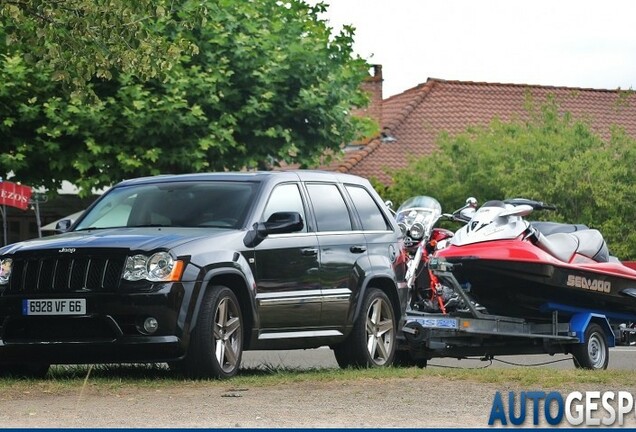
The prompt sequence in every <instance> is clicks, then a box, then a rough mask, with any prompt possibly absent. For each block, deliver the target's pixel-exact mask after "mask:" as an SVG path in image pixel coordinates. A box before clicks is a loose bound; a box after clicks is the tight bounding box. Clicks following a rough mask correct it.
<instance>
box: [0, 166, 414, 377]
mask: <svg viewBox="0 0 636 432" xmlns="http://www.w3.org/2000/svg"><path fill="white" fill-rule="evenodd" d="M401 246H402V245H401V239H400V229H399V228H398V226H397V225H396V223H395V221H394V220H393V218H392V217H391V215H390V214H389V213H388V212H387V209H386V207H385V206H384V204H383V203H382V201H381V199H380V197H379V196H378V195H377V193H376V192H375V191H374V190H373V188H372V187H371V185H370V184H369V182H368V181H366V180H364V179H361V178H359V177H355V176H351V175H344V174H336V173H330V172H319V171H289V172H258V173H210V174H188V175H169V176H156V177H148V178H141V179H135V180H129V181H124V182H122V183H119V184H118V185H116V186H114V187H113V188H112V189H110V190H109V191H108V192H107V193H105V194H104V195H103V196H102V197H100V198H99V199H98V200H97V201H96V202H95V203H94V204H93V205H91V206H90V208H88V209H87V210H86V211H85V212H84V214H83V215H82V216H81V217H80V218H79V219H78V220H77V221H76V222H75V223H74V224H73V226H72V227H70V229H69V230H68V231H67V232H65V233H63V234H60V235H56V236H53V237H48V238H43V239H35V240H30V241H25V242H22V243H17V244H14V245H9V246H6V247H4V248H2V249H0V264H1V271H0V338H1V340H0V363H2V364H1V365H0V371H1V372H4V373H7V372H9V373H21V374H28V375H32V376H37V375H43V374H44V373H46V371H47V370H48V368H49V364H51V363H122V362H125V363H132V362H144V363H146V362H148V363H154V362H168V363H169V364H171V365H173V366H175V367H177V368H179V369H181V370H182V371H183V372H184V373H186V374H187V375H188V376H192V377H220V378H223V377H230V376H232V375H234V374H236V372H237V370H238V368H239V366H240V363H241V356H242V353H243V350H258V349H295V348H313V347H319V346H323V345H329V346H331V347H332V348H333V349H334V351H335V355H336V359H337V361H338V363H339V364H340V365H341V366H343V367H345V366H353V365H355V366H363V367H368V366H382V365H389V364H391V363H392V361H393V358H394V356H395V350H396V345H397V343H398V336H399V335H398V327H397V326H398V322H399V319H400V317H401V316H402V314H403V313H404V309H405V305H406V296H407V294H406V290H407V289H406V285H405V283H404V282H403V280H404V271H405V268H404V267H405V264H404V261H403V259H402V254H401V250H402V247H401Z"/></svg>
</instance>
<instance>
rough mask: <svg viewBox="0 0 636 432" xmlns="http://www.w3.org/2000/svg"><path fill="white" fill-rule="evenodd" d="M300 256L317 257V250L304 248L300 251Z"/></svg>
mask: <svg viewBox="0 0 636 432" xmlns="http://www.w3.org/2000/svg"><path fill="white" fill-rule="evenodd" d="M300 254H301V255H302V256H314V255H318V249H316V248H305V249H301V250H300Z"/></svg>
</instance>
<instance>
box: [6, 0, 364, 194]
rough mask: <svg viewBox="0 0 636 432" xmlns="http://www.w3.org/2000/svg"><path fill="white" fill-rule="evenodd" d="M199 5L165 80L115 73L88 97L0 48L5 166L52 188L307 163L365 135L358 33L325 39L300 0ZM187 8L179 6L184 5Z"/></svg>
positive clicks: (223, 0)
mask: <svg viewBox="0 0 636 432" xmlns="http://www.w3.org/2000/svg"><path fill="white" fill-rule="evenodd" d="M196 3H197V4H198V5H200V6H201V7H202V8H203V9H204V10H205V13H204V14H202V15H201V18H200V20H199V21H198V22H197V23H196V25H195V24H192V25H190V26H188V27H187V28H184V27H182V28H180V30H179V31H180V33H179V34H178V35H176V36H173V38H174V37H177V38H178V39H183V40H186V41H187V42H188V43H192V44H194V45H196V46H198V47H199V53H198V54H188V53H182V55H181V57H180V59H179V61H178V62H177V63H175V64H174V66H173V67H172V69H171V70H170V71H168V72H167V73H166V76H165V77H164V78H163V79H161V80H160V79H150V80H147V81H142V80H140V79H139V78H138V77H137V76H135V75H133V74H127V73H121V74H116V75H114V76H113V79H112V80H110V81H106V80H97V79H95V80H93V81H92V82H91V83H89V84H88V86H89V88H90V89H91V91H93V92H94V93H95V94H96V95H97V97H98V99H97V100H95V101H94V102H93V103H86V102H85V101H84V100H83V99H82V98H80V97H76V96H72V95H68V93H67V92H65V91H64V88H63V86H61V85H60V84H59V83H56V82H53V81H52V80H51V76H52V74H53V73H54V71H53V70H52V69H47V68H35V67H33V66H32V65H31V64H30V63H28V62H27V61H26V60H25V59H24V55H23V53H22V52H19V51H16V46H15V45H14V46H12V47H11V50H9V49H8V48H7V47H5V48H7V49H6V50H5V53H4V54H3V55H2V56H0V82H2V83H3V84H2V85H0V139H1V142H2V144H1V145H2V153H1V154H0V171H4V172H9V171H12V172H13V173H14V174H15V175H16V179H17V180H20V181H22V182H24V183H26V184H30V185H34V186H45V187H48V188H50V189H54V188H55V187H56V186H58V185H59V184H60V182H61V181H62V180H68V181H71V182H72V183H74V184H76V185H78V186H80V187H81V189H82V191H83V193H84V194H87V193H89V192H90V190H91V188H99V187H103V186H107V185H110V184H112V183H113V182H116V181H118V180H120V179H124V178H130V177H137V176H143V175H155V174H159V173H180V172H192V171H212V170H226V169H227V170H238V169H243V168H270V167H273V166H277V165H280V164H298V165H299V166H303V167H304V166H310V165H315V164H316V163H318V161H319V160H320V158H321V157H322V156H323V155H324V154H325V152H327V151H331V152H336V151H338V150H339V148H340V146H341V144H342V143H345V142H349V141H351V140H353V139H355V138H357V137H359V136H360V135H363V134H367V133H369V130H370V128H372V127H373V125H372V123H371V122H370V121H369V120H364V119H358V118H354V117H352V116H351V115H350V109H351V107H355V106H362V105H364V104H365V103H366V102H367V97H366V95H365V94H364V93H363V92H362V91H361V90H360V83H361V82H362V80H363V79H364V78H365V77H366V76H368V65H367V64H366V62H365V61H363V60H362V59H360V58H356V57H353V56H352V43H353V29H352V28H350V27H346V28H344V29H343V30H342V32H340V33H339V34H336V35H332V34H331V29H330V28H329V27H328V26H327V24H326V23H325V22H324V21H323V20H321V19H319V17H318V15H319V14H320V13H321V12H322V11H324V8H325V6H324V5H322V4H318V5H316V6H308V5H307V4H306V3H304V2H302V1H289V2H285V3H283V2H279V1H274V0H263V1H258V2H245V1H236V0H207V1H206V0H203V1H200V0H199V1H198V2H196ZM184 7H185V6H184Z"/></svg>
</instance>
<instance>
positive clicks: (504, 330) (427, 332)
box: [400, 259, 636, 369]
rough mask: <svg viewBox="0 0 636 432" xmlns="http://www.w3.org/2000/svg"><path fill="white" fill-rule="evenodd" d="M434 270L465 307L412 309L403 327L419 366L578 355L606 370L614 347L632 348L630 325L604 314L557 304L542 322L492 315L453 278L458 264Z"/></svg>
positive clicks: (582, 364)
mask: <svg viewBox="0 0 636 432" xmlns="http://www.w3.org/2000/svg"><path fill="white" fill-rule="evenodd" d="M429 267H430V268H431V270H432V271H433V272H434V273H435V275H436V276H437V278H438V279H439V281H440V283H442V284H443V285H445V286H448V287H450V288H452V289H453V291H455V292H456V293H457V294H458V295H459V297H460V298H461V300H462V301H463V305H464V306H465V307H464V308H463V309H462V310H461V311H460V312H453V313H447V314H442V313H427V312H421V311H416V310H408V311H407V313H406V314H405V316H404V317H403V319H402V323H401V325H400V328H401V330H402V334H403V336H404V339H405V341H406V349H407V350H408V351H410V357H411V359H412V360H413V362H415V363H416V364H418V365H420V366H425V365H426V363H427V361H428V360H430V359H432V358H438V357H453V358H458V359H461V358H466V357H473V356H479V357H482V358H483V359H486V360H488V359H493V358H494V357H495V356H501V355H523V354H550V355H554V354H559V353H563V354H572V356H573V360H574V364H575V366H576V367H578V368H585V369H606V368H607V365H608V362H609V348H610V347H614V346H616V345H632V344H633V343H634V342H632V341H633V340H634V339H636V337H635V336H636V331H635V329H634V328H632V326H631V324H629V322H625V320H620V319H619V320H617V319H616V318H615V317H613V318H608V317H607V316H606V315H605V314H603V313H598V312H593V311H585V310H575V311H572V310H569V309H567V308H566V307H565V306H559V305H553V307H552V309H553V310H552V311H551V315H548V316H546V319H544V320H542V321H536V322H535V321H529V320H527V319H522V318H516V317H510V316H500V315H490V314H488V313H486V312H484V309H483V308H482V307H480V306H479V305H478V304H476V303H474V302H473V301H471V298H470V297H469V295H468V294H467V293H466V291H465V290H464V289H463V288H462V287H461V285H460V284H459V282H458V281H457V279H456V278H455V276H454V275H453V272H452V270H453V265H452V264H450V263H447V262H444V261H438V260H435V259H432V260H430V262H429Z"/></svg>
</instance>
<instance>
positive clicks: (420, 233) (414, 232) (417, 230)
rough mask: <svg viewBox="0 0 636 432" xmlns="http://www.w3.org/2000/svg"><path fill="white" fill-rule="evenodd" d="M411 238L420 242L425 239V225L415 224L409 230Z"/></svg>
mask: <svg viewBox="0 0 636 432" xmlns="http://www.w3.org/2000/svg"><path fill="white" fill-rule="evenodd" d="M409 237H411V238H412V239H413V240H420V239H421V238H422V237H424V225H422V224H421V223H419V222H416V223H414V224H413V225H412V226H411V229H410V230H409Z"/></svg>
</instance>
